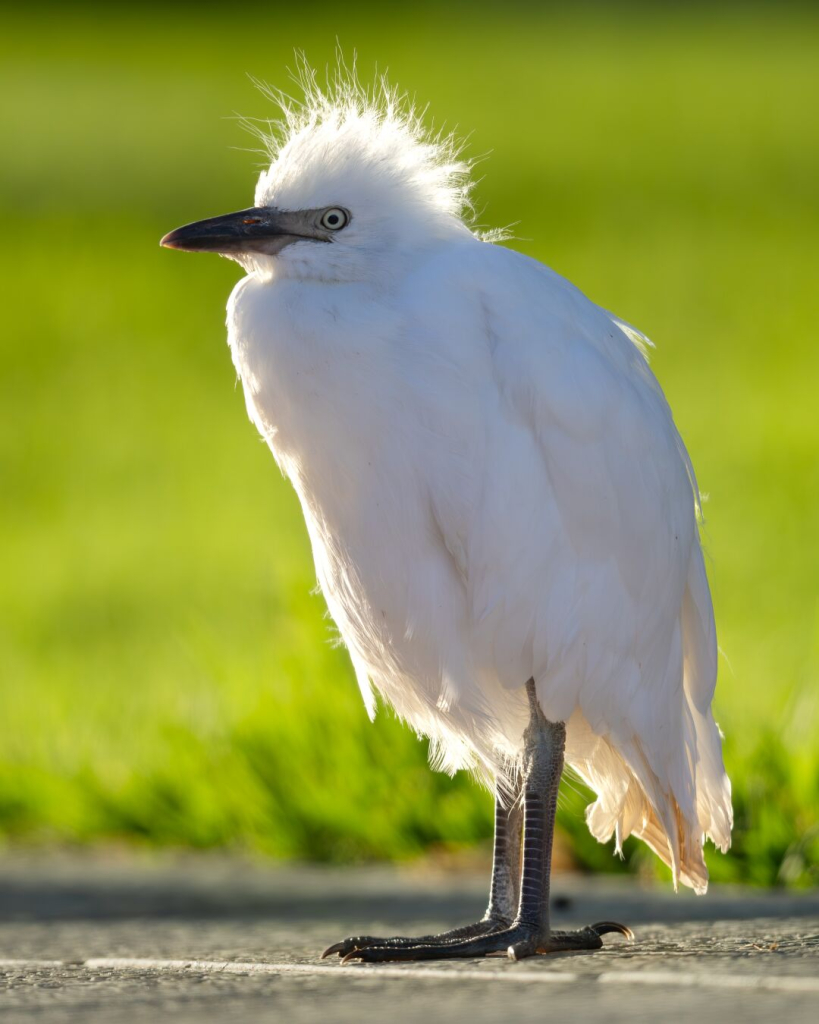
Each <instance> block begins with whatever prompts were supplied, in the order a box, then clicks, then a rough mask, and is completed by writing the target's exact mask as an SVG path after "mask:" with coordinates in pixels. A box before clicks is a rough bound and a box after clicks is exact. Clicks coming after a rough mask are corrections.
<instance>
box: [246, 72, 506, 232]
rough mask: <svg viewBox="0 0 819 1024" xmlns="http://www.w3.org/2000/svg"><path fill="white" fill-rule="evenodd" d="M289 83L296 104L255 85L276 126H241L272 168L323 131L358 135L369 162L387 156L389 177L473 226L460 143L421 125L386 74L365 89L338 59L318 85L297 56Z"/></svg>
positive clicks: (418, 112)
mask: <svg viewBox="0 0 819 1024" xmlns="http://www.w3.org/2000/svg"><path fill="white" fill-rule="evenodd" d="M289 75H290V78H291V81H292V82H293V83H294V85H295V86H296V89H295V90H294V91H295V92H296V95H295V96H293V95H290V94H289V93H287V92H285V91H284V90H283V89H279V88H276V87H274V86H271V85H269V84H267V83H265V82H262V81H259V80H258V79H252V81H253V82H254V84H255V85H256V87H257V88H258V89H259V90H260V91H261V92H262V93H263V94H264V95H265V96H266V97H267V98H268V99H270V100H271V101H272V102H273V103H275V104H276V106H277V107H278V108H279V111H280V116H279V117H278V118H272V119H268V120H263V121H259V120H255V119H251V118H240V122H241V123H242V125H243V126H244V127H245V128H246V129H247V130H248V131H250V132H251V133H252V134H253V135H255V136H256V137H257V138H258V139H259V140H260V141H261V142H262V144H263V146H264V152H265V155H266V156H267V157H268V158H269V160H270V161H271V164H275V163H276V162H277V161H278V160H280V159H281V158H282V157H283V156H285V155H286V154H287V151H288V150H289V149H290V148H292V147H293V145H294V144H296V143H297V142H298V141H299V140H301V141H304V139H305V137H306V136H312V135H315V134H317V133H318V131H319V130H320V129H330V130H331V131H335V132H338V133H340V134H341V133H345V132H347V131H355V132H356V134H357V135H358V136H359V137H360V138H361V139H362V140H364V142H365V143H366V144H367V145H368V146H369V148H370V149H371V151H372V153H373V155H374V156H375V155H377V154H378V153H380V152H384V151H389V153H390V158H391V163H392V165H393V172H394V173H401V174H402V176H403V177H404V178H405V179H406V180H407V182H408V183H410V184H412V185H414V186H415V187H416V188H417V189H418V190H419V192H423V194H424V195H425V196H426V197H427V199H428V200H429V201H430V202H431V203H432V204H434V205H435V206H436V207H437V208H438V209H440V210H442V211H444V212H446V213H448V214H450V215H452V216H453V217H457V218H458V219H460V220H462V221H464V222H465V223H467V224H469V225H470V226H472V222H473V221H474V216H475V211H474V208H473V205H472V202H471V193H472V189H473V188H474V184H475V183H474V181H472V180H471V176H470V175H471V171H472V167H473V165H474V162H475V161H473V160H471V159H469V158H467V157H466V156H465V155H464V140H462V139H461V138H459V137H458V135H457V134H456V133H455V132H453V131H446V130H444V129H443V128H441V129H435V128H434V126H430V125H428V124H427V123H425V116H426V113H427V108H426V107H424V108H419V107H418V106H417V105H416V104H415V102H414V100H413V99H412V97H410V96H409V95H408V94H407V93H404V92H401V91H400V90H399V89H398V88H397V87H395V86H393V85H391V84H390V82H389V80H388V77H387V74H386V73H381V74H376V75H375V79H374V82H373V84H372V85H370V86H366V85H363V84H362V83H361V81H360V80H359V77H358V74H357V69H356V64H355V60H354V61H353V63H352V64H351V65H348V64H347V63H346V62H345V60H344V58H343V56H341V55H340V54H339V56H338V58H337V64H336V67H335V69H334V70H330V69H329V68H328V70H327V72H326V81H325V83H324V84H320V82H319V77H318V73H317V71H316V69H315V68H312V67H311V66H310V64H309V63H308V61H307V59H306V57H305V56H304V55H303V54H301V53H299V54H297V57H296V65H295V68H294V69H289ZM493 237H494V236H493Z"/></svg>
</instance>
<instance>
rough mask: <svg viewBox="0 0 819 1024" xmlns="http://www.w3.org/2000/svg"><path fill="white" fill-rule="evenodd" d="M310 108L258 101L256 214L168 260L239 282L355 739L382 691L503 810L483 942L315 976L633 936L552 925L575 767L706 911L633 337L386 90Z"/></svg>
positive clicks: (703, 663) (363, 939)
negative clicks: (363, 713) (262, 158)
mask: <svg viewBox="0 0 819 1024" xmlns="http://www.w3.org/2000/svg"><path fill="white" fill-rule="evenodd" d="M301 84H302V86H303V97H302V98H300V99H298V100H293V99H291V98H289V97H287V96H285V95H284V94H283V93H275V94H272V95H273V96H274V98H275V99H276V100H277V102H278V103H279V104H280V107H281V110H282V115H281V119H280V120H279V121H278V122H276V123H275V124H274V125H271V127H270V129H269V134H268V132H267V130H265V132H264V135H265V138H266V141H267V146H268V149H269V153H268V155H269V159H270V164H269V167H267V169H266V170H264V171H263V172H262V173H261V176H260V177H259V180H258V184H257V187H256V194H255V201H254V206H253V207H251V208H249V209H244V210H241V211H239V212H238V213H232V214H228V215H225V216H218V217H213V218H210V219H208V220H203V221H199V222H197V223H194V224H189V225H187V226H185V227H181V228H178V229H177V230H175V231H172V232H171V233H170V234H168V235H166V236H165V237H164V238H163V239H162V243H161V244H162V245H165V246H168V247H169V248H172V249H182V250H187V251H196V252H202V251H205V252H214V253H219V254H221V255H223V256H227V257H229V258H231V259H233V260H235V261H236V262H238V263H239V264H240V265H241V266H242V267H243V268H244V270H245V272H246V276H245V277H244V278H243V279H242V280H241V281H240V282H239V284H238V285H237V286H236V287H235V289H234V290H233V293H232V295H231V296H230V300H229V302H228V312H227V325H228V340H229V345H230V349H231V353H232V358H233V361H234V364H235V366H236V370H237V372H238V375H239V377H240V378H241V381H242V385H243V389H244V394H245V399H246V403H247V410H248V413H249V415H250V418H251V420H252V421H253V423H254V424H255V425H256V427H257V428H258V430H259V431H260V433H261V435H262V437H263V438H264V439H265V441H266V442H267V444H268V445H269V447H270V449H271V450H272V452H273V455H274V456H275V458H276V460H277V462H278V464H279V466H280V467H281V469H282V470H283V472H284V473H285V474H286V476H287V477H288V478H289V479H290V481H291V482H292V484H293V486H294V488H295V490H296V492H297V494H298V497H299V500H300V502H301V507H302V510H303V513H304V519H305V523H306V526H307V530H308V533H309V536H310V540H311V543H312V550H313V556H314V560H315V568H316V574H317V577H318V581H319V584H320V586H321V589H322V591H323V593H324V596H325V598H326V601H327V605H328V608H329V610H330V613H331V614H332V617H333V618H334V620H335V622H336V623H337V625H338V628H339V630H340V633H341V636H342V638H343V640H344V642H345V644H346V646H347V648H348V650H349V653H350V657H351V659H352V662H353V665H354V668H355V671H356V674H357V678H358V681H359V684H360V688H361V692H362V695H363V698H364V702H365V705H366V707H367V710H368V712H369V714H370V716H371V717H372V716H373V714H374V711H375V694H378V695H380V697H381V698H382V699H383V701H385V702H387V703H388V704H390V705H392V707H393V708H394V709H395V710H396V712H397V713H398V714H399V715H400V716H401V717H402V718H403V719H405V720H406V721H407V722H409V723H410V724H411V726H412V727H413V728H414V729H415V730H416V731H417V732H418V733H419V734H423V735H425V736H427V737H429V739H430V750H431V761H432V764H433V767H436V768H439V769H445V770H447V771H449V772H454V771H456V770H457V769H461V768H466V769H470V770H472V771H474V772H475V773H476V774H477V775H478V776H479V777H480V778H481V779H482V780H483V781H485V782H486V784H487V785H488V786H489V787H491V788H492V789H493V791H494V794H495V843H494V860H493V868H492V879H491V887H490V897H489V904H488V908H487V911H486V914H485V915H484V917H483V918H482V920H481V921H479V922H477V923H474V924H470V925H465V926H462V927H460V928H455V929H454V930H452V931H449V932H445V933H443V934H440V935H424V936H415V937H411V936H397V937H384V938H379V937H376V936H368V935H358V936H350V937H349V938H347V939H344V940H342V941H340V942H337V943H334V944H333V945H332V946H330V948H329V949H328V950H326V951H325V954H324V955H333V954H339V955H340V956H341V957H342V958H343V960H345V961H347V960H351V959H358V960H362V961H367V962H376V961H385V960H422V959H434V958H450V957H474V956H484V955H487V954H492V953H498V952H501V953H503V952H505V953H507V954H508V955H509V956H510V957H512V958H521V957H524V956H529V955H532V954H535V953H548V952H552V951H557V950H578V949H585V950H589V949H598V948H600V947H601V946H602V939H601V936H602V935H604V934H606V933H607V932H620V933H622V934H623V935H625V936H626V937H630V932H629V929H628V928H627V927H625V926H624V925H621V924H617V923H614V922H598V923H597V924H594V925H590V926H588V927H585V928H582V929H580V930H577V931H557V930H553V929H552V928H551V927H550V921H549V876H550V864H551V849H552V838H553V831H554V820H555V810H556V804H557V795H558V784H559V782H560V778H561V774H562V772H563V769H564V764H566V765H568V766H569V767H570V769H571V770H572V771H573V772H574V773H576V775H577V776H579V777H580V778H581V779H582V780H583V781H584V782H585V783H586V784H587V785H588V786H589V787H590V788H591V790H592V791H593V792H594V793H595V794H596V800H595V801H594V803H593V804H591V805H590V806H589V808H588V809H587V812H586V817H587V822H588V827H589V829H590V830H591V832H592V834H593V835H594V836H595V837H596V838H597V839H598V840H599V841H601V842H602V841H605V840H608V839H609V838H611V837H612V836H614V837H615V842H616V850H617V851H618V852H619V851H620V850H621V848H622V844H623V842H624V840H625V839H626V838H627V837H628V836H629V835H635V836H638V837H639V838H640V839H642V840H643V841H644V842H645V843H646V844H648V846H649V847H650V848H651V849H652V850H653V851H654V852H655V853H656V854H658V855H659V857H660V858H661V859H662V860H663V861H665V863H666V864H668V865H669V866H670V868H671V871H672V874H673V879H674V884H675V888H676V886H677V884H678V882H682V883H683V884H685V885H687V886H690V887H692V888H693V889H694V890H696V892H698V893H703V892H705V890H706V887H707V882H708V873H707V870H706V865H705V861H704V858H703V845H704V842H705V839H706V838H709V839H711V840H712V841H713V842H714V844H715V845H717V846H718V847H719V848H720V849H722V850H723V851H724V850H726V849H727V847H728V845H729V842H730V834H731V827H732V810H731V795H730V782H729V780H728V777H727V775H726V773H725V769H724V766H723V761H722V749H721V734H720V732H719V729H718V727H717V725H716V724H715V721H714V717H713V714H712V710H711V701H712V697H713V694H714V687H715V683H716V675H717V644H716V633H715V626H714V615H713V608H712V603H711V596H710V591H709V585H708V580H707V577H706V571H705V566H704V561H703V553H702V550H701V546H700V540H699V534H698V512H699V495H698V490H697V484H696V480H695V476H694V471H693V468H692V465H691V460H690V459H689V456H688V453H687V451H686V448H685V445H684V444H683V441H682V439H681V437H680V434H679V433H678V431H677V428H676V427H675V424H674V420H673V418H672V414H671V410H670V409H669V406H668V403H667V401H666V399H665V396H664V394H663V392H662V389H661V388H660V385H659V383H658V382H657V380H656V378H655V377H654V375H653V373H652V371H651V370H650V368H649V364H648V361H647V357H646V348H647V346H648V345H649V342H648V339H647V338H646V337H645V336H644V335H643V334H641V333H640V332H639V331H637V330H636V329H635V328H633V327H631V326H630V325H629V324H627V323H625V322H624V321H623V320H621V319H620V318H618V317H617V316H614V315H613V314H611V313H609V312H607V311H606V310H604V309H602V308H601V307H599V306H597V305H595V303H594V302H592V301H590V300H589V299H588V298H586V296H585V295H583V293H582V292H580V291H579V290H578V289H577V288H576V287H574V286H573V285H572V284H570V283H569V282H568V281H566V280H565V279H564V278H562V277H561V276H559V275H558V274H557V273H555V272H554V271H552V270H550V269H549V268H547V267H546V266H544V265H543V264H541V263H539V262H537V261H536V260H534V259H531V258H529V257H527V256H525V255H522V254H520V253H518V252H516V251H514V250H513V249H512V248H509V247H507V246H504V245H502V244H499V243H500V242H501V241H503V240H504V239H502V238H500V237H499V236H497V235H486V234H482V233H481V232H480V231H478V230H477V229H476V228H475V227H474V224H473V222H474V215H473V213H472V206H471V204H470V192H471V187H472V186H471V182H470V169H471V165H470V162H469V161H468V160H466V159H465V158H464V157H463V155H462V153H461V150H460V148H459V145H458V143H457V141H456V140H455V139H454V138H453V137H451V136H449V135H447V134H444V133H434V132H431V131H430V130H428V129H427V128H425V126H424V123H423V120H422V117H421V115H420V114H419V113H418V112H417V111H416V110H415V109H414V108H413V106H412V104H411V103H410V102H409V101H408V100H407V99H406V98H404V97H402V96H401V95H400V94H398V93H397V92H396V91H395V90H393V89H392V88H391V87H390V86H388V85H387V84H386V82H385V81H381V82H380V83H379V84H378V85H377V86H376V87H374V88H372V89H365V88H363V87H362V86H360V85H359V84H358V82H357V80H356V78H355V73H354V72H353V73H351V74H345V73H341V74H339V76H338V77H337V79H334V80H333V81H330V82H329V83H328V84H327V85H320V84H318V82H317V79H316V76H315V74H313V73H311V72H309V70H305V71H303V74H302V82H301Z"/></svg>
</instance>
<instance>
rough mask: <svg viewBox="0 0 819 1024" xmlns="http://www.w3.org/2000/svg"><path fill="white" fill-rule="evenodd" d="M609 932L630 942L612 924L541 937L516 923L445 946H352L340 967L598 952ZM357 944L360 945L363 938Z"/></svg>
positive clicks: (625, 930)
mask: <svg viewBox="0 0 819 1024" xmlns="http://www.w3.org/2000/svg"><path fill="white" fill-rule="evenodd" d="M608 932H617V933H619V934H620V935H623V936H624V937H625V938H626V939H627V940H628V941H629V942H631V941H632V940H633V938H634V936H633V934H632V932H631V929H630V928H626V926H625V925H622V924H617V923H616V922H614V921H599V922H598V923H597V924H593V925H589V926H588V927H586V928H581V929H580V930H579V931H573V932H564V931H553V932H549V934H548V935H543V934H541V933H540V931H539V929H537V928H536V927H533V926H532V925H527V924H523V923H518V924H513V925H511V926H507V927H506V928H502V929H501V930H499V931H494V932H491V933H489V934H478V935H475V936H472V937H470V938H464V939H458V938H455V939H449V940H448V941H445V942H440V941H434V942H422V943H419V944H417V945H414V946H412V945H378V946H376V945H363V944H362V945H360V946H354V947H353V948H352V949H350V951H349V952H347V953H342V963H345V964H346V963H350V962H351V961H353V960H361V961H363V962H364V963H384V962H386V961H389V960H403V961H407V960H450V959H456V958H459V957H482V956H492V955H497V954H505V955H506V956H508V957H509V958H510V959H511V960H522V959H523V958H524V957H527V956H534V955H535V954H537V953H559V952H563V951H568V950H594V949H600V948H601V947H602V945H603V940H602V936H603V935H605V934H607V933H608ZM439 938H440V937H439ZM358 941H360V942H362V943H363V942H364V939H363V937H362V938H361V939H359V940H358ZM339 945H340V944H339ZM330 949H331V950H332V951H334V952H336V950H335V949H334V947H332V946H331V947H330ZM338 952H341V951H340V950H338Z"/></svg>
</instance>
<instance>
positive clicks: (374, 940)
mask: <svg viewBox="0 0 819 1024" xmlns="http://www.w3.org/2000/svg"><path fill="white" fill-rule="evenodd" d="M511 782H512V785H511V787H510V791H509V792H508V793H504V794H501V789H500V786H498V790H497V792H496V795H495V842H494V849H493V854H492V884H491V887H490V890H489V906H488V907H487V908H486V913H485V914H484V915H483V917H482V918H481V920H480V921H476V922H474V923H473V924H465V925H462V926H461V927H460V928H452V929H451V930H450V931H447V932H442V933H441V934H439V935H419V936H404V935H396V936H393V937H392V938H378V937H377V936H375V935H351V936H350V937H349V938H347V939H342V941H341V942H336V943H334V944H333V945H332V946H329V947H328V948H327V949H325V951H324V952H323V953H322V957H327V956H332V955H333V953H338V955H339V956H341V957H344V956H347V954H348V953H352V952H353V951H354V950H356V949H363V948H364V947H372V946H378V947H381V948H388V949H396V948H403V947H412V946H428V945H437V944H440V943H446V942H454V941H458V940H462V939H469V938H474V937H475V936H478V935H488V934H490V933H491V932H495V931H502V930H503V929H506V928H508V927H509V925H510V924H511V923H512V921H513V920H514V917H515V911H516V909H517V905H518V889H519V882H520V840H521V825H522V820H523V810H522V807H521V804H520V786H521V783H520V777H519V775H518V773H517V772H515V775H514V776H513V778H512V779H511Z"/></svg>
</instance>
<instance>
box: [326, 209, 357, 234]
mask: <svg viewBox="0 0 819 1024" xmlns="http://www.w3.org/2000/svg"><path fill="white" fill-rule="evenodd" d="M349 222H350V215H349V213H347V211H346V210H342V209H341V207H340V206H331V207H330V209H329V210H325V211H324V213H323V214H322V215H321V222H320V223H321V226H322V227H323V228H327V230H328V231H341V229H342V228H344V227H346V226H347V225H348V224H349Z"/></svg>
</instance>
